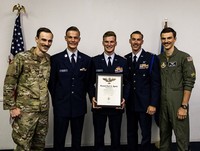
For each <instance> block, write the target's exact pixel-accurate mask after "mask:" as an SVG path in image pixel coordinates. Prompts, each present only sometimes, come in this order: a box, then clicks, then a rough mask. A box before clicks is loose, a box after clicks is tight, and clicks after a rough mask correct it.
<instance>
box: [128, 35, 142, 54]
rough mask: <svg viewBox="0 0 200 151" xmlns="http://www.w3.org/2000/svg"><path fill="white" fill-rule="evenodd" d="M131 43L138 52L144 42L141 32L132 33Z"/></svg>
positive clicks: (133, 49) (134, 50)
mask: <svg viewBox="0 0 200 151" xmlns="http://www.w3.org/2000/svg"><path fill="white" fill-rule="evenodd" d="M129 43H130V44H131V48H132V51H133V52H135V53H137V52H138V51H139V50H140V49H141V47H142V44H143V39H142V35H140V34H132V35H131V38H130V39H129Z"/></svg>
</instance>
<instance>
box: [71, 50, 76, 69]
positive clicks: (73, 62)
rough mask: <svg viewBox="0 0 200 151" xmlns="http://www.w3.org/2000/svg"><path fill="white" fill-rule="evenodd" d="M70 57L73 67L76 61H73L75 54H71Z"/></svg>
mask: <svg viewBox="0 0 200 151" xmlns="http://www.w3.org/2000/svg"><path fill="white" fill-rule="evenodd" d="M71 57H72V58H71V63H72V67H73V68H74V66H75V63H76V62H75V58H74V57H75V54H74V53H73V54H72V55H71Z"/></svg>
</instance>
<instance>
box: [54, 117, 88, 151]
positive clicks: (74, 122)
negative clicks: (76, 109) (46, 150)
mask: <svg viewBox="0 0 200 151" xmlns="http://www.w3.org/2000/svg"><path fill="white" fill-rule="evenodd" d="M84 117H85V116H84V115H83V116H79V117H74V118H68V117H60V116H54V139H53V144H54V151H65V138H66V134H67V129H68V126H69V122H70V126H71V137H72V139H71V140H72V141H71V142H72V145H71V146H72V150H73V151H81V136H82V130H83V122H84Z"/></svg>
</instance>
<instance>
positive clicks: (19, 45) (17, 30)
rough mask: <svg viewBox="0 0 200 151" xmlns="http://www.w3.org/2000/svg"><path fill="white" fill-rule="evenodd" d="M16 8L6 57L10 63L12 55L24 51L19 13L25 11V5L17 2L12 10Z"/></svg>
mask: <svg viewBox="0 0 200 151" xmlns="http://www.w3.org/2000/svg"><path fill="white" fill-rule="evenodd" d="M16 10H17V17H16V19H15V25H14V29H13V37H12V43H11V49H10V55H9V57H8V62H9V63H11V62H12V60H13V58H14V56H15V55H16V54H17V53H19V52H22V51H24V41H23V35H22V29H21V20H20V14H21V12H23V13H26V10H25V7H24V6H23V5H20V4H17V5H14V6H13V9H12V11H13V12H14V11H16Z"/></svg>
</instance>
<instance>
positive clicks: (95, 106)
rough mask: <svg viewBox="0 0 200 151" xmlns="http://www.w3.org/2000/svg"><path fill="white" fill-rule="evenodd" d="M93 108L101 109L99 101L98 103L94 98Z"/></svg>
mask: <svg viewBox="0 0 200 151" xmlns="http://www.w3.org/2000/svg"><path fill="white" fill-rule="evenodd" d="M92 108H93V109H101V107H98V106H97V101H96V99H95V97H93V98H92Z"/></svg>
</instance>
